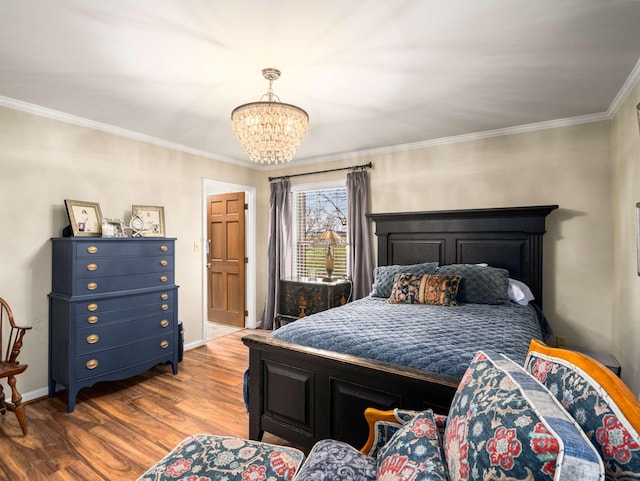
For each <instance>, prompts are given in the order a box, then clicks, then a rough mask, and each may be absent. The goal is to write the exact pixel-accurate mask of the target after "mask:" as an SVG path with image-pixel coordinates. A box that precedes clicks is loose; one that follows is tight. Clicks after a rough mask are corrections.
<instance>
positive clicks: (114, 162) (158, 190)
mask: <svg viewBox="0 0 640 481" xmlns="http://www.w3.org/2000/svg"><path fill="white" fill-rule="evenodd" d="M203 178H210V179H216V180H219V181H224V182H230V183H235V184H240V185H247V186H255V187H256V188H257V193H258V194H257V196H258V198H259V199H264V193H263V192H261V191H263V190H266V189H267V186H266V183H265V182H263V181H262V179H263V175H261V174H258V171H256V170H255V169H250V168H244V167H238V166H236V165H232V164H229V163H224V162H219V161H215V160H211V159H208V158H204V157H198V156H195V155H190V154H185V153H182V152H177V151H175V150H170V149H168V148H165V147H160V146H157V145H152V144H149V143H145V142H141V141H137V140H132V139H129V138H125V137H121V136H117V135H113V134H109V133H104V132H101V131H97V130H93V129H89V128H85V127H80V126H77V125H72V124H68V123H64V122H60V121H56V120H51V119H48V118H45V117H41V116H36V115H32V114H29V113H24V112H20V111H16V110H12V109H8V108H0V226H1V233H0V266H2V267H1V268H0V296H1V297H3V298H5V299H6V300H7V301H8V302H9V303H10V305H11V306H12V309H13V310H14V314H15V315H16V318H17V320H18V321H19V322H23V323H26V324H30V325H33V330H32V331H31V332H29V333H28V334H27V337H26V338H25V347H24V349H23V354H22V355H21V360H22V361H23V362H25V363H28V364H29V368H28V370H27V372H26V373H25V375H23V376H21V379H20V380H19V388H20V389H21V391H22V392H23V393H28V392H30V391H37V390H40V389H42V388H44V387H45V386H46V385H47V351H48V300H47V294H48V293H49V292H50V291H51V246H50V242H49V238H50V237H58V236H60V235H61V232H62V229H63V228H64V226H65V225H67V224H68V220H67V214H66V210H65V207H64V199H75V200H84V201H90V202H98V203H99V204H100V207H101V210H102V214H103V216H105V217H114V218H121V219H128V218H129V216H130V210H131V205H132V204H140V205H161V206H164V209H165V224H166V234H167V236H169V237H177V238H178V241H177V242H176V282H177V283H178V284H179V285H180V289H179V318H180V320H181V321H182V322H183V323H184V326H185V341H186V343H191V342H194V341H198V340H200V339H202V299H203V296H202V263H201V253H200V252H195V251H194V242H198V241H200V239H201V238H202V236H203V234H202V224H203V220H202V219H203V217H202V216H203V213H202V179H203ZM258 210H259V211H260V212H259V215H258V216H257V217H258V219H264V218H265V217H266V215H267V209H266V207H265V204H264V202H262V203H258ZM260 229H261V232H262V233H263V235H264V232H265V231H266V227H265V224H264V222H261V225H260ZM265 256H266V252H265V251H264V250H263V249H259V250H258V259H257V263H258V265H259V266H260V269H259V273H258V279H257V283H258V292H259V293H260V295H259V296H258V297H259V298H260V302H263V301H264V294H263V292H264V275H265V269H264V268H263V267H262V266H264V264H266V257H265ZM260 309H261V306H260ZM5 387H6V386H5ZM5 392H6V391H5Z"/></svg>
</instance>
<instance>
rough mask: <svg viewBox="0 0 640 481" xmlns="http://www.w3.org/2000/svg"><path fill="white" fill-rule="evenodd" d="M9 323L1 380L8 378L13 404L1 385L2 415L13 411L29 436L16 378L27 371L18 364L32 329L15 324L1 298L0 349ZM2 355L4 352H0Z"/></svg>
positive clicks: (0, 403)
mask: <svg viewBox="0 0 640 481" xmlns="http://www.w3.org/2000/svg"><path fill="white" fill-rule="evenodd" d="M5 321H9V324H10V326H11V327H10V331H9V339H8V341H7V351H6V354H5V356H4V358H2V359H1V360H0V379H2V378H5V377H6V378H7V383H8V384H9V386H10V387H11V402H10V403H9V402H6V401H5V397H4V390H3V388H2V385H1V384H0V413H1V414H2V415H3V416H4V415H5V414H6V412H7V409H8V410H9V411H13V412H15V413H16V417H17V418H18V422H19V423H20V427H21V428H22V434H24V435H26V434H27V417H26V415H25V412H24V405H23V404H22V396H21V395H20V393H19V392H18V389H17V388H16V378H15V377H16V376H17V375H18V374H21V373H23V372H24V371H25V370H26V369H27V364H20V363H18V355H19V354H20V349H21V348H22V338H23V337H24V335H25V333H26V332H27V331H28V330H29V329H31V327H19V326H16V325H15V323H14V322H13V312H11V308H10V307H9V304H7V302H6V301H5V300H4V299H2V298H0V349H3V348H4V343H3V342H4V341H3V337H2V336H3V333H4V329H5V326H4V323H5ZM0 354H2V352H1V351H0Z"/></svg>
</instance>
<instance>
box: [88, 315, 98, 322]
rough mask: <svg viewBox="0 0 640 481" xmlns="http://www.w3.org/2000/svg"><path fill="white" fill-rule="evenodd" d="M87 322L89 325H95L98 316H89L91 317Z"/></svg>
mask: <svg viewBox="0 0 640 481" xmlns="http://www.w3.org/2000/svg"><path fill="white" fill-rule="evenodd" d="M87 322H88V323H89V324H95V323H96V322H98V316H89V317H87Z"/></svg>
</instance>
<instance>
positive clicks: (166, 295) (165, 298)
mask: <svg viewBox="0 0 640 481" xmlns="http://www.w3.org/2000/svg"><path fill="white" fill-rule="evenodd" d="M160 299H162V300H163V301H166V300H167V299H169V294H167V293H166V292H165V293H163V294H162V295H161V296H160Z"/></svg>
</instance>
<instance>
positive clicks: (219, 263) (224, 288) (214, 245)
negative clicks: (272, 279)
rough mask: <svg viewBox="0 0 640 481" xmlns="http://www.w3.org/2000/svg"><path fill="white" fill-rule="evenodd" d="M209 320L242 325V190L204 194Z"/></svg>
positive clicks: (243, 271) (243, 284)
mask: <svg viewBox="0 0 640 481" xmlns="http://www.w3.org/2000/svg"><path fill="white" fill-rule="evenodd" d="M207 206H208V207H207V214H208V227H207V231H208V232H207V240H208V243H209V252H208V254H207V290H208V320H209V321H211V322H220V323H222V324H228V325H231V326H238V327H244V317H245V310H244V309H245V239H244V235H245V234H244V233H245V216H244V210H245V207H244V192H234V193H231V194H219V195H210V196H208V197H207Z"/></svg>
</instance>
